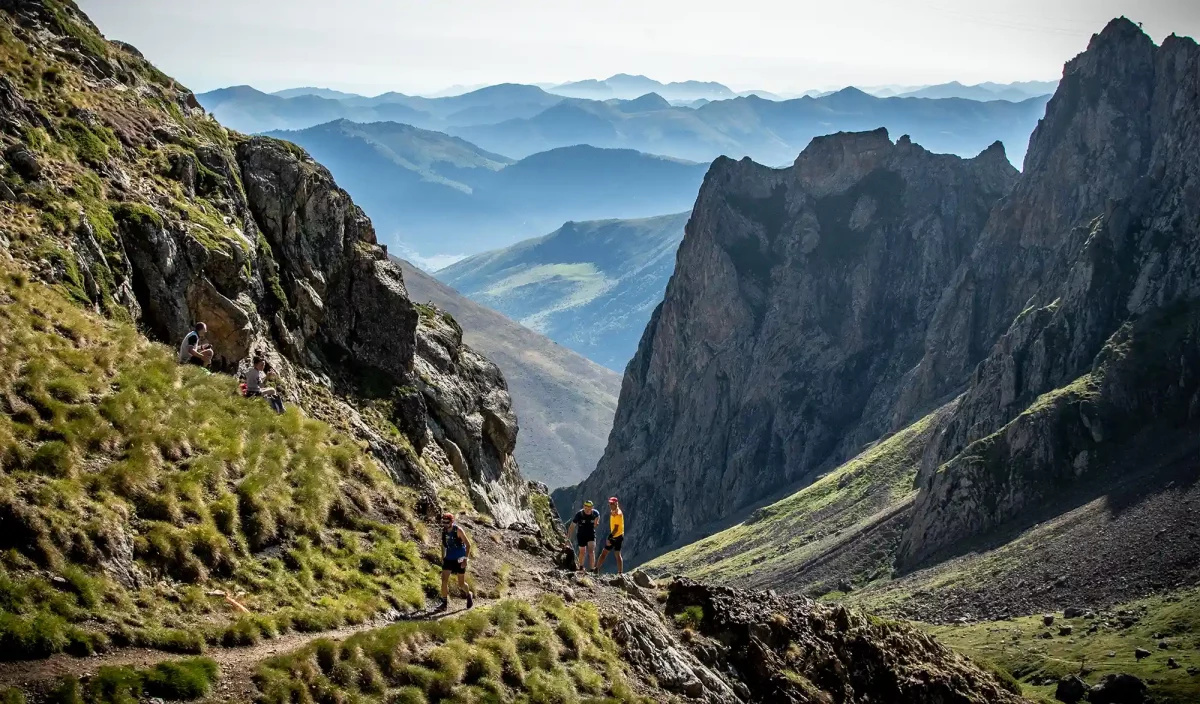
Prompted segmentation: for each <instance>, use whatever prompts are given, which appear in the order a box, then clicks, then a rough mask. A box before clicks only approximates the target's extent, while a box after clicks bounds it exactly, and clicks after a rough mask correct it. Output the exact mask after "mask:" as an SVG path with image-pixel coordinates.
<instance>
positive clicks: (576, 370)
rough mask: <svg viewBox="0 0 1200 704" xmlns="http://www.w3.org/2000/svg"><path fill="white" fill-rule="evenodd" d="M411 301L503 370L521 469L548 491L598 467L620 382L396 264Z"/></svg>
mask: <svg viewBox="0 0 1200 704" xmlns="http://www.w3.org/2000/svg"><path fill="white" fill-rule="evenodd" d="M400 264H401V266H402V267H403V269H404V283H405V285H406V286H407V287H408V293H409V295H410V296H411V297H412V299H413V300H414V301H418V302H426V301H432V302H433V303H434V304H435V305H437V307H439V308H441V309H443V310H446V311H449V312H450V314H451V315H453V316H454V318H455V319H456V320H458V321H459V322H460V323H461V324H462V326H463V337H464V339H465V340H466V341H467V344H469V345H471V346H472V347H474V348H475V349H477V350H479V351H480V352H482V353H484V354H485V355H487V357H488V358H489V359H491V360H492V361H494V362H495V363H496V364H497V365H498V366H499V367H500V370H501V371H503V372H504V378H505V379H506V380H507V381H508V388H509V392H510V393H511V394H512V397H513V407H514V408H515V409H516V412H517V417H518V418H519V419H520V422H521V432H520V434H518V435H517V449H516V457H517V460H518V461H519V462H520V463H521V471H522V472H523V473H524V474H525V476H527V477H530V478H531V479H537V480H538V481H542V482H545V483H546V484H547V485H549V486H550V487H559V486H565V485H567V484H573V483H575V482H578V481H579V480H580V479H583V478H584V477H586V476H587V475H588V474H589V473H591V471H592V470H593V469H595V467H596V461H597V460H599V459H600V455H601V454H603V452H604V443H605V442H607V440H608V431H609V429H610V428H612V419H613V413H615V412H616V407H617V393H618V392H619V391H620V388H621V377H620V376H619V375H618V374H617V373H615V372H613V371H611V370H609V369H605V368H604V367H601V366H599V365H597V364H595V363H593V362H591V361H589V360H587V359H584V358H583V357H581V356H579V355H578V354H576V353H574V352H572V351H571V350H569V349H567V348H566V347H563V346H561V345H559V344H557V343H555V342H554V341H552V340H549V339H547V338H546V337H543V336H542V335H539V334H538V333H536V332H534V331H532V330H530V329H529V328H526V327H524V326H522V325H520V324H518V323H515V322H513V321H512V320H510V319H508V318H506V317H504V316H503V315H501V314H499V313H497V312H496V311H494V310H491V309H488V308H485V307H483V306H481V305H478V304H477V303H474V302H473V301H471V300H470V299H468V298H466V297H464V296H462V295H460V294H459V293H458V292H457V291H455V290H454V289H452V288H450V287H449V286H446V285H445V284H443V283H441V282H439V281H437V280H436V279H434V278H433V277H432V276H430V275H429V274H426V273H425V272H423V271H421V270H420V269H417V268H415V267H413V266H412V265H411V264H409V263H408V262H405V261H402V260H401V261H400Z"/></svg>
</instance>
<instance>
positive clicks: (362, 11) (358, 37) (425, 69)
mask: <svg viewBox="0 0 1200 704" xmlns="http://www.w3.org/2000/svg"><path fill="white" fill-rule="evenodd" d="M78 2H79V5H80V6H81V7H82V8H83V9H84V11H86V12H87V13H88V14H89V15H90V16H91V17H92V19H93V20H94V21H95V22H96V23H97V24H98V25H99V26H100V29H101V30H102V31H103V32H104V33H105V34H106V35H107V36H108V37H109V38H111V39H121V40H124V41H127V42H130V43H131V44H134V45H136V46H137V47H138V48H139V49H141V50H142V52H143V53H144V54H146V56H147V57H148V58H149V59H150V60H151V61H153V62H154V63H156V64H157V65H158V66H159V68H161V69H163V70H164V71H166V72H167V73H169V74H171V75H173V76H174V77H176V78H178V79H179V80H181V81H183V82H184V83H185V84H187V85H188V86H189V87H190V88H192V89H193V90H197V91H205V90H210V89H212V88H217V87H220V86H227V85H233V84H242V83H248V84H251V85H253V86H256V87H258V88H261V89H264V90H278V89H280V88H287V87H293V86H302V85H316V86H324V87H330V88H338V89H342V90H349V91H354V92H359V93H367V94H375V93H380V92H383V91H387V90H400V91H405V92H410V93H412V92H429V91H435V90H439V89H442V88H444V87H447V86H450V85H453V84H463V85H473V84H482V83H499V82H506V81H507V82H520V83H536V82H561V81H567V80H578V79H582V78H604V77H607V76H609V75H611V74H614V73H620V72H624V73H641V74H645V75H648V76H651V77H653V78H657V79H659V80H662V81H670V80H684V79H698V80H715V81H721V82H723V83H726V84H727V85H729V86H731V87H733V88H735V89H739V90H744V89H749V88H760V89H764V90H774V91H785V92H801V91H803V90H806V89H810V88H830V87H841V86H844V85H848V84H854V85H859V86H872V85H883V84H905V85H912V84H924V83H938V82H944V81H950V80H959V81H962V82H964V83H977V82H980V81H988V80H991V81H1003V82H1007V81H1014V80H1029V79H1053V78H1057V77H1058V76H1059V75H1061V71H1062V64H1063V62H1064V61H1066V60H1067V59H1069V58H1071V57H1072V56H1074V55H1075V54H1078V53H1079V52H1081V51H1083V49H1084V48H1085V47H1086V45H1087V42H1088V39H1089V38H1090V36H1091V35H1092V34H1093V33H1094V32H1098V31H1100V29H1101V28H1103V26H1104V25H1105V24H1106V23H1107V22H1108V20H1110V19H1112V18H1113V17H1115V16H1118V15H1126V16H1128V17H1129V18H1130V19H1132V20H1134V21H1136V22H1142V23H1143V25H1144V28H1145V30H1146V31H1147V33H1149V34H1150V36H1151V37H1153V38H1154V40H1155V41H1161V40H1162V39H1163V38H1164V37H1166V36H1167V35H1168V34H1171V33H1172V32H1175V33H1177V34H1183V35H1189V36H1193V37H1200V0H822V1H820V2H813V1H810V0H738V1H737V2H731V1H730V0H592V1H591V2H584V1H582V0H78Z"/></svg>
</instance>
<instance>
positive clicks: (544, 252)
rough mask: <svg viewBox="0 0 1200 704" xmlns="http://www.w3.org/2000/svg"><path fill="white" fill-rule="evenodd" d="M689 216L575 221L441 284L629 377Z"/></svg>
mask: <svg viewBox="0 0 1200 704" xmlns="http://www.w3.org/2000/svg"><path fill="white" fill-rule="evenodd" d="M687 217H688V216H687V213H678V214H675V215H663V216H659V217H654V218H642V219H636V220H599V221H591V222H568V223H566V224H565V225H563V226H562V227H560V228H558V229H557V230H555V231H554V232H551V233H550V234H548V235H545V236H544V237H539V238H536V239H532V240H525V241H524V242H519V243H517V244H515V245H512V246H511V247H506V248H504V249H500V250H497V251H493V252H484V253H482V254H477V255H475V256H472V257H467V258H466V259H464V260H462V261H460V262H456V263H454V264H452V265H450V266H448V267H446V268H445V269H441V270H439V271H438V272H437V277H438V278H439V279H441V280H443V281H445V282H446V283H448V284H450V285H451V286H454V287H455V288H456V289H458V290H459V291H461V292H462V293H463V294H465V295H467V296H469V297H470V298H472V299H473V300H476V301H478V302H480V303H482V304H485V305H487V306H490V307H491V308H494V309H495V310H497V311H500V312H501V313H504V314H505V315H508V316H509V317H511V318H513V319H514V320H518V321H520V322H521V323H522V324H524V325H527V326H528V327H530V328H533V329H535V330H539V331H541V332H542V333H544V334H546V335H548V336H550V337H552V338H554V339H555V340H558V341H559V342H561V343H562V344H564V345H566V346H567V347H570V348H571V349H573V350H575V351H576V352H578V353H580V354H582V355H584V356H586V357H588V358H589V359H592V360H595V361H596V362H598V363H600V364H602V365H604V366H606V367H608V368H609V369H612V370H614V371H621V370H623V369H624V367H625V365H626V364H627V363H628V362H629V359H630V358H631V357H632V356H633V353H634V351H636V349H637V343H638V338H639V337H640V336H641V332H642V330H643V329H644V328H645V326H646V321H648V320H649V319H650V314H651V313H652V312H653V310H654V308H655V306H657V305H658V302H659V301H661V300H662V294H663V290H664V289H665V288H666V285H667V280H668V279H670V277H671V272H672V271H673V270H674V268H675V251H676V249H678V247H679V241H680V240H681V239H683V226H684V224H685V223H686V222H687ZM596 459H599V457H598V456H597V458H596ZM594 466H595V465H593V467H594ZM589 469H591V468H589ZM581 478H582V477H581Z"/></svg>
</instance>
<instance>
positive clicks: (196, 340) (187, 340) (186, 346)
mask: <svg viewBox="0 0 1200 704" xmlns="http://www.w3.org/2000/svg"><path fill="white" fill-rule="evenodd" d="M206 332H208V326H207V325H205V324H204V323H196V326H195V327H194V328H192V330H191V332H189V333H188V334H187V335H184V336H183V342H182V343H181V344H180V345H179V363H180V364H195V365H196V366H197V367H205V368H207V367H208V366H209V365H210V364H212V360H213V348H212V345H209V344H204V343H202V342H201V341H200V338H201V337H202V336H203V335H204V334H205V333H206Z"/></svg>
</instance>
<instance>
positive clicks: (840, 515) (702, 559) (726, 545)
mask: <svg viewBox="0 0 1200 704" xmlns="http://www.w3.org/2000/svg"><path fill="white" fill-rule="evenodd" d="M934 417H935V416H934V414H931V415H929V416H927V417H925V418H923V419H921V420H919V421H917V422H916V423H913V424H912V425H910V426H909V427H907V428H905V429H904V430H902V431H900V432H898V433H896V434H895V435H893V436H892V437H890V438H888V439H886V440H883V441H882V442H880V443H878V444H877V445H875V446H874V447H872V448H870V449H869V450H866V451H865V452H863V453H862V454H860V455H858V456H857V457H855V458H854V459H852V460H850V461H849V462H846V463H845V464H843V465H841V466H840V467H838V468H837V469H835V470H834V471H832V472H830V473H829V474H827V475H825V476H824V477H822V478H821V479H819V480H817V481H816V482H814V483H812V484H811V485H809V486H807V487H805V488H803V489H801V490H800V491H798V492H796V493H795V494H792V495H791V496H789V497H787V498H786V499H783V500H781V501H777V502H776V503H773V504H771V505H769V506H764V507H763V508H760V509H758V510H756V511H755V512H754V513H753V514H752V515H751V516H750V517H749V518H747V519H746V520H745V521H743V522H741V523H739V524H737V525H735V526H733V527H731V528H729V529H727V530H723V531H721V532H719V533H717V534H715V535H712V536H710V537H708V538H705V539H703V540H700V541H697V542H695V543H692V544H690V545H688V546H686V547H683V548H680V549H678V550H674V551H672V552H669V553H667V554H665V555H663V556H661V557H658V558H656V559H654V560H652V561H650V562H649V563H647V566H648V567H650V568H652V569H659V570H663V571H666V572H672V573H679V574H687V575H689V576H692V577H695V578H697V579H708V580H713V579H729V578H735V579H736V578H738V577H745V576H748V575H750V574H752V573H754V572H756V571H761V570H765V569H768V568H786V567H788V566H797V565H800V564H802V563H803V562H805V561H806V560H808V559H809V558H811V557H813V556H815V555H817V554H819V553H820V552H821V551H822V550H823V549H825V548H826V547H829V546H830V545H832V544H833V542H835V541H836V540H837V539H838V538H839V537H840V536H841V534H842V533H843V532H846V533H852V532H853V531H854V530H855V529H856V528H857V527H858V526H860V525H861V524H865V523H869V522H870V521H872V520H873V519H874V518H875V517H876V516H877V515H878V514H880V513H882V512H886V511H887V510H888V509H890V508H892V507H895V506H897V505H900V504H902V503H904V502H905V501H908V500H909V499H910V498H911V497H912V496H913V495H914V494H915V493H916V490H915V489H914V487H913V478H914V476H915V475H916V470H917V459H918V455H919V453H920V450H921V448H922V447H923V445H924V441H925V439H927V437H928V434H929V432H930V430H931V429H932V427H933V425H934V423H933V420H934ZM890 557H891V556H890V555H881V556H880V559H879V560H878V564H877V565H875V567H877V568H878V570H880V574H865V575H863V576H862V577H863V579H864V580H866V581H870V580H871V579H874V578H877V577H880V576H884V573H889V572H890Z"/></svg>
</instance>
